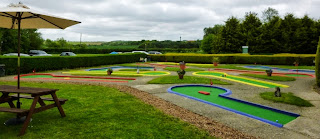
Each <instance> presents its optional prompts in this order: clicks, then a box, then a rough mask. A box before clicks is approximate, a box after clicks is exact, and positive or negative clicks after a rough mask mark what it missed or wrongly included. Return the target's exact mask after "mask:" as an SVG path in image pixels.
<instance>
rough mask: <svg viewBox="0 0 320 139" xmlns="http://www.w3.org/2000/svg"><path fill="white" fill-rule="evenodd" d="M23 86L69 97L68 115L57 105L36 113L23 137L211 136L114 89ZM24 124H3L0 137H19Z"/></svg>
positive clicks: (28, 102)
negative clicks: (55, 92)
mask: <svg viewBox="0 0 320 139" xmlns="http://www.w3.org/2000/svg"><path fill="white" fill-rule="evenodd" d="M0 84H2V85H3V84H10V85H16V82H0ZM21 86H27V87H44V88H54V89H59V91H57V96H58V97H59V98H66V99H68V101H67V102H66V103H65V104H64V105H62V107H63V109H64V111H65V113H66V117H64V118H62V117H61V116H60V113H59V111H58V109H57V108H53V109H50V110H47V111H44V112H40V113H37V114H35V115H33V117H32V118H33V120H32V122H31V123H30V124H29V127H28V128H27V132H26V134H25V135H24V136H23V137H22V138H30V139H37V138H52V139H57V138H212V137H210V136H209V134H208V133H207V132H205V131H203V130H200V129H198V128H196V127H195V126H193V125H191V124H189V123H186V122H183V121H182V120H179V119H177V118H174V117H172V116H168V115H166V114H164V113H163V112H161V111H160V110H157V109H155V108H154V107H153V106H151V105H148V104H145V103H144V102H142V101H141V100H139V99H137V98H136V97H134V96H131V95H129V94H127V93H124V92H120V91H118V90H116V89H113V88H109V87H103V86H95V85H75V84H66V83H61V84H59V83H27V82H22V83H21ZM31 101H32V100H25V99H22V108H24V109H28V108H29V107H30V105H31ZM48 104H49V103H48ZM0 107H9V106H8V104H0ZM12 117H15V115H14V114H11V113H4V112H1V113H0V121H1V122H2V123H3V122H4V121H6V120H7V119H9V118H12ZM21 127H22V125H17V126H5V125H4V124H0V129H1V130H0V138H1V139H10V138H17V134H18V133H19V131H20V129H21Z"/></svg>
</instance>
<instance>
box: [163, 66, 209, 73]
mask: <svg viewBox="0 0 320 139" xmlns="http://www.w3.org/2000/svg"><path fill="white" fill-rule="evenodd" d="M164 69H165V70H168V71H178V70H179V69H180V68H179V67H166V68H164ZM185 71H187V72H188V71H204V70H203V69H196V68H186V69H185Z"/></svg>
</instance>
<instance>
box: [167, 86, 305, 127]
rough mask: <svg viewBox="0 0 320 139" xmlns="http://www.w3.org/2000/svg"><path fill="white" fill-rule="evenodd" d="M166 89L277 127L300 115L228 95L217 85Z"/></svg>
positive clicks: (229, 92)
mask: <svg viewBox="0 0 320 139" xmlns="http://www.w3.org/2000/svg"><path fill="white" fill-rule="evenodd" d="M167 91H168V92H169V93H173V94H177V95H180V96H183V97H187V98H190V99H193V100H197V101H200V102H203V103H206V104H209V105H213V106H216V107H219V108H222V109H225V110H228V111H231V112H234V113H237V114H241V115H244V116H247V117H250V118H254V119H257V120H260V121H263V122H266V123H268V124H271V125H274V126H277V127H283V125H285V124H287V123H289V122H290V121H292V120H294V119H296V118H297V117H299V116H300V115H299V114H295V113H291V112H286V111H282V110H278V109H275V108H271V107H267V106H263V105H259V104H255V103H251V102H247V101H243V100H240V99H236V98H232V97H228V96H229V95H231V93H232V92H231V91H230V90H229V89H225V88H222V87H217V86H209V85H179V86H173V87H170V88H169V89H168V90H167ZM239 122H240V121H239Z"/></svg>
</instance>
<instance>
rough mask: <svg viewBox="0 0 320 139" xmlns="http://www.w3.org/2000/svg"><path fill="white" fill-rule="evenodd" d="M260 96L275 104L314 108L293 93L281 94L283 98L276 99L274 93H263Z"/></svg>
mask: <svg viewBox="0 0 320 139" xmlns="http://www.w3.org/2000/svg"><path fill="white" fill-rule="evenodd" d="M260 96H261V97H262V98H263V99H265V100H270V101H273V102H279V103H285V104H290V105H296V106H299V107H312V106H313V105H312V104H311V103H310V102H309V101H307V100H304V99H302V98H300V97H297V96H295V95H293V93H291V92H289V93H281V97H275V96H274V92H263V93H260Z"/></svg>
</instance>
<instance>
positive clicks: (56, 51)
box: [43, 48, 199, 54]
mask: <svg viewBox="0 0 320 139" xmlns="http://www.w3.org/2000/svg"><path fill="white" fill-rule="evenodd" d="M144 50H145V49H142V48H138V49H135V48H118V49H71V50H70V49H43V51H46V52H47V53H48V54H60V53H61V52H69V51H72V52H74V53H76V54H109V53H111V52H113V51H116V52H131V51H144ZM147 51H159V52H162V53H169V52H177V53H191V52H197V51H199V48H185V49H178V48H148V49H147Z"/></svg>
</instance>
